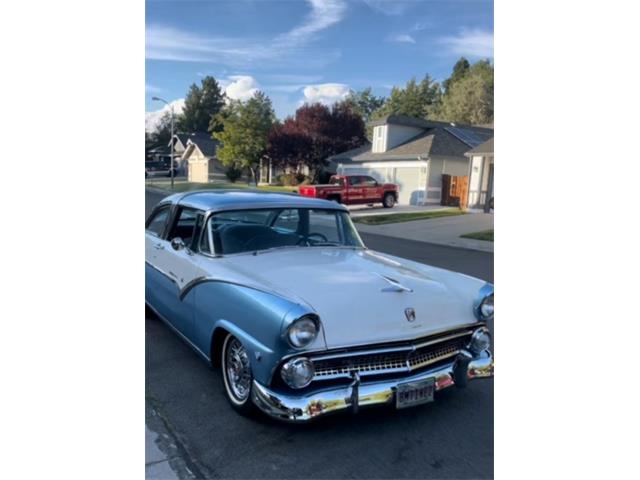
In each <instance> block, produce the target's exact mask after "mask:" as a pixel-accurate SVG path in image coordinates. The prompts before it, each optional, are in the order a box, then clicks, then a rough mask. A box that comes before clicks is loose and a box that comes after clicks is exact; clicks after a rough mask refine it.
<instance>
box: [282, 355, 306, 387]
mask: <svg viewBox="0 0 640 480" xmlns="http://www.w3.org/2000/svg"><path fill="white" fill-rule="evenodd" d="M313 373H314V370H313V363H311V360H309V359H308V358H304V357H302V358H294V359H293V360H289V361H288V362H287V363H285V364H284V365H283V366H282V369H281V370H280V376H281V377H282V379H283V380H284V381H285V383H286V384H287V385H289V386H290V387H291V388H304V387H306V386H307V385H309V384H310V383H311V380H313Z"/></svg>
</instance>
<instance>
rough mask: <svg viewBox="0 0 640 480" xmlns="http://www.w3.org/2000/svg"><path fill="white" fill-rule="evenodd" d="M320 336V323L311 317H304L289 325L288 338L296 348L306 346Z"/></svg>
mask: <svg viewBox="0 0 640 480" xmlns="http://www.w3.org/2000/svg"><path fill="white" fill-rule="evenodd" d="M317 336H318V324H317V322H315V321H314V319H313V318H310V317H302V318H300V319H298V320H296V321H295V322H293V323H292V324H291V326H289V329H288V330H287V339H288V340H289V343H290V344H291V346H293V347H295V348H302V347H306V346H307V345H309V344H311V342H313V341H314V340H315V339H316V337H317Z"/></svg>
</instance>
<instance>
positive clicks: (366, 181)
mask: <svg viewBox="0 0 640 480" xmlns="http://www.w3.org/2000/svg"><path fill="white" fill-rule="evenodd" d="M362 180H363V182H362V183H363V186H365V187H375V186H376V185H377V183H378V182H376V180H375V179H374V178H373V177H362Z"/></svg>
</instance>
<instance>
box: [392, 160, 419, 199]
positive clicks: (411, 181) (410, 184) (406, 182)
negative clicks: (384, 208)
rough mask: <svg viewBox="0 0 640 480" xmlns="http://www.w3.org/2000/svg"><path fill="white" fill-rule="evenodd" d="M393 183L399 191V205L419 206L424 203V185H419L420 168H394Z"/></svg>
mask: <svg viewBox="0 0 640 480" xmlns="http://www.w3.org/2000/svg"><path fill="white" fill-rule="evenodd" d="M395 183H397V184H398V188H399V190H400V194H399V195H398V204H399V205H420V204H421V203H422V202H423V201H424V185H422V186H421V185H420V167H398V168H396V169H395Z"/></svg>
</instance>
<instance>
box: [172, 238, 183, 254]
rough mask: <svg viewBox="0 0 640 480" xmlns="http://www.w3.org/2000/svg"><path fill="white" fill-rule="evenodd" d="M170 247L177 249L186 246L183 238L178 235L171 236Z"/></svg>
mask: <svg viewBox="0 0 640 480" xmlns="http://www.w3.org/2000/svg"><path fill="white" fill-rule="evenodd" d="M171 248H173V249H174V250H176V251H178V250H182V249H183V248H187V246H186V245H185V244H184V240H182V239H181V238H180V237H173V238H172V239H171Z"/></svg>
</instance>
